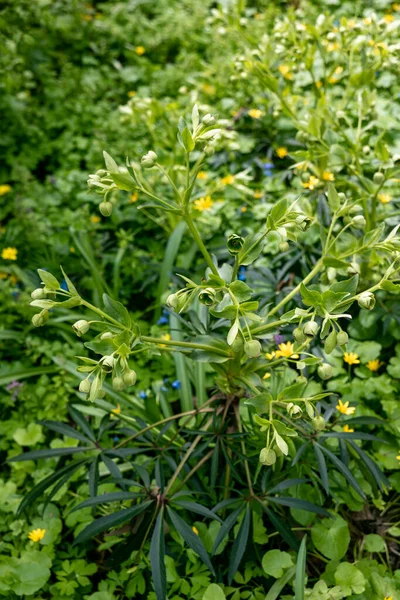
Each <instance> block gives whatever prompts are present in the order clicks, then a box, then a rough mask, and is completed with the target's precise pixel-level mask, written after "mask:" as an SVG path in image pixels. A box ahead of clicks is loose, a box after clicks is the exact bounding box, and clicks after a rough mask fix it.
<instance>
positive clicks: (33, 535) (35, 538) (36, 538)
mask: <svg viewBox="0 0 400 600" xmlns="http://www.w3.org/2000/svg"><path fill="white" fill-rule="evenodd" d="M45 533H46V530H45V529H33V530H32V531H31V532H30V533H29V535H28V538H29V539H30V540H31V541H32V542H40V540H42V539H43V538H44V536H45Z"/></svg>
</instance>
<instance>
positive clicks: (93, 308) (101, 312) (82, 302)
mask: <svg viewBox="0 0 400 600" xmlns="http://www.w3.org/2000/svg"><path fill="white" fill-rule="evenodd" d="M81 304H82V305H83V306H86V308H88V309H89V310H92V311H93V312H95V313H97V314H98V315H100V316H102V317H103V319H107V321H110V323H113V325H116V326H117V327H119V328H120V329H126V327H124V326H123V325H122V324H121V323H120V322H119V321H117V320H116V319H113V318H112V317H110V315H108V314H107V313H105V312H104V311H103V310H101V308H97V306H94V305H93V304H90V302H87V301H86V300H84V299H83V298H81Z"/></svg>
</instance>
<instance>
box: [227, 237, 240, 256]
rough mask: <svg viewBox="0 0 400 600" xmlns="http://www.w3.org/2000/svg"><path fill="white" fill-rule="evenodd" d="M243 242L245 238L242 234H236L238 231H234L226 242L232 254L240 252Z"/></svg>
mask: <svg viewBox="0 0 400 600" xmlns="http://www.w3.org/2000/svg"><path fill="white" fill-rule="evenodd" d="M243 244H244V238H242V236H240V235H236V233H232V235H230V236H229V238H228V241H227V243H226V245H227V246H228V250H229V252H230V253H231V254H238V253H239V252H240V249H241V248H242V246H243Z"/></svg>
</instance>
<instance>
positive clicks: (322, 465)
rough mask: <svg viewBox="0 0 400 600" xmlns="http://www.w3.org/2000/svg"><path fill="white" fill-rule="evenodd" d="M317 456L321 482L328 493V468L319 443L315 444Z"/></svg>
mask: <svg viewBox="0 0 400 600" xmlns="http://www.w3.org/2000/svg"><path fill="white" fill-rule="evenodd" d="M313 447H314V453H315V457H316V459H317V464H318V471H319V476H320V477H321V482H322V486H323V488H324V490H325V491H326V493H327V494H329V479H328V469H327V468H326V461H325V457H324V455H323V453H322V451H321V450H320V448H319V447H318V445H316V444H313Z"/></svg>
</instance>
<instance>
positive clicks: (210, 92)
mask: <svg viewBox="0 0 400 600" xmlns="http://www.w3.org/2000/svg"><path fill="white" fill-rule="evenodd" d="M201 87H202V89H203V92H204V93H205V94H208V95H209V96H214V94H215V87H214V86H213V85H210V84H209V83H203V85H202V86H201Z"/></svg>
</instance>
